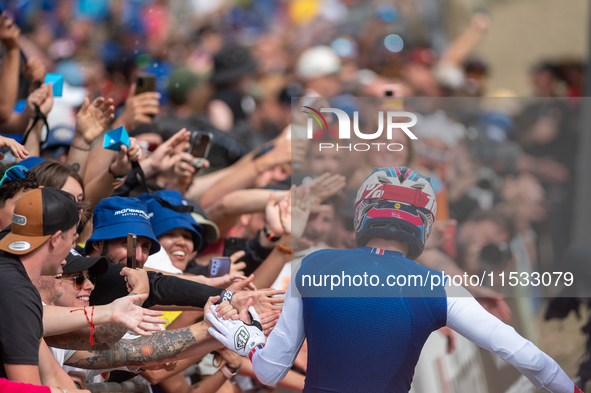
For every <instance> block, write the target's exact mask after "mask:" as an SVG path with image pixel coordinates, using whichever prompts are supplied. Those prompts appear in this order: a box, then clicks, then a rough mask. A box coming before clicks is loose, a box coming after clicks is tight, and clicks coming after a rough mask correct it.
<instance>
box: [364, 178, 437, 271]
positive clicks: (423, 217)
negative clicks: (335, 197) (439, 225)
mask: <svg viewBox="0 0 591 393" xmlns="http://www.w3.org/2000/svg"><path fill="white" fill-rule="evenodd" d="M436 212H437V202H436V201H435V192H434V191H433V188H432V187H431V183H429V178H428V177H425V176H423V175H421V174H420V173H418V172H415V171H413V170H412V169H409V168H407V167H405V166H396V167H387V168H374V170H373V172H372V174H371V175H369V176H368V177H367V179H365V181H364V182H363V185H362V186H361V188H360V189H359V191H358V192H357V198H356V200H355V218H354V224H355V240H356V242H357V246H364V245H366V244H367V242H368V241H369V240H370V239H372V238H374V237H378V238H384V239H396V240H400V241H404V242H407V243H408V244H409V251H408V255H407V257H408V258H410V259H415V258H417V257H418V256H419V255H421V253H422V252H423V249H424V248H425V243H426V241H427V238H428V237H429V235H430V233H431V228H432V226H433V222H434V221H435V214H436Z"/></svg>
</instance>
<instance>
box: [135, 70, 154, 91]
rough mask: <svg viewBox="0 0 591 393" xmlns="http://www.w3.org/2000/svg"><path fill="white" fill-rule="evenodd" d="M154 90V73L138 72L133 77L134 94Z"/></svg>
mask: <svg viewBox="0 0 591 393" xmlns="http://www.w3.org/2000/svg"><path fill="white" fill-rule="evenodd" d="M153 91H156V75H153V74H139V75H136V77H135V95H136V96H137V95H138V94H142V93H148V92H153Z"/></svg>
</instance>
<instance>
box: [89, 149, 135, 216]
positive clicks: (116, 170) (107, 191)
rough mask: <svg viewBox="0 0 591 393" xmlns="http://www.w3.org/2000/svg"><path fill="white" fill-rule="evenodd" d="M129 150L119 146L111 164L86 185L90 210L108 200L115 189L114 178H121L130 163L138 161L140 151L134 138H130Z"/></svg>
mask: <svg viewBox="0 0 591 393" xmlns="http://www.w3.org/2000/svg"><path fill="white" fill-rule="evenodd" d="M130 141H131V142H130V144H129V149H128V148H127V147H125V146H121V150H119V152H118V153H117V155H116V156H115V161H114V162H112V163H111V164H110V165H109V166H108V167H107V168H106V169H104V170H103V172H102V173H101V174H100V175H99V176H97V177H95V178H94V179H92V180H91V181H90V182H89V183H88V184H87V185H86V193H85V194H86V195H85V197H86V199H88V200H89V201H90V203H91V209H94V207H95V206H96V205H97V204H98V203H99V202H100V201H101V199H104V198H108V197H109V196H110V195H111V193H112V192H113V189H114V188H115V184H117V183H116V177H117V178H118V177H123V176H125V175H126V174H127V173H128V172H129V171H130V170H131V163H132V162H134V161H138V160H139V159H140V157H141V154H142V149H141V148H140V147H139V146H138V144H137V141H136V139H135V138H130Z"/></svg>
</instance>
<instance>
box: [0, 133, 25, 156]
mask: <svg viewBox="0 0 591 393" xmlns="http://www.w3.org/2000/svg"><path fill="white" fill-rule="evenodd" d="M2 147H9V148H10V151H11V152H12V154H13V155H14V156H15V157H16V158H20V159H21V160H24V159H25V158H27V156H28V155H29V152H28V151H27V149H25V147H24V146H23V145H21V144H20V143H18V142H17V141H15V140H14V139H12V138H6V137H3V136H0V148H2ZM2 159H4V154H2V152H0V160H2Z"/></svg>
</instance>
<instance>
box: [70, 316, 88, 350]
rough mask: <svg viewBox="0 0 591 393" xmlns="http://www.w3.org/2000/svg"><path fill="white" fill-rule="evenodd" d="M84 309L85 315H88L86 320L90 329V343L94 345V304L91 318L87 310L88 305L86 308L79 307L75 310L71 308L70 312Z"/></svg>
mask: <svg viewBox="0 0 591 393" xmlns="http://www.w3.org/2000/svg"><path fill="white" fill-rule="evenodd" d="M80 310H82V311H84V315H85V316H86V320H87V321H88V330H89V331H90V340H89V341H88V342H89V343H90V345H93V343H94V323H93V321H94V306H92V314H91V315H90V318H88V313H87V312H86V306H84V308H77V309H75V310H70V312H74V311H80Z"/></svg>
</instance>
